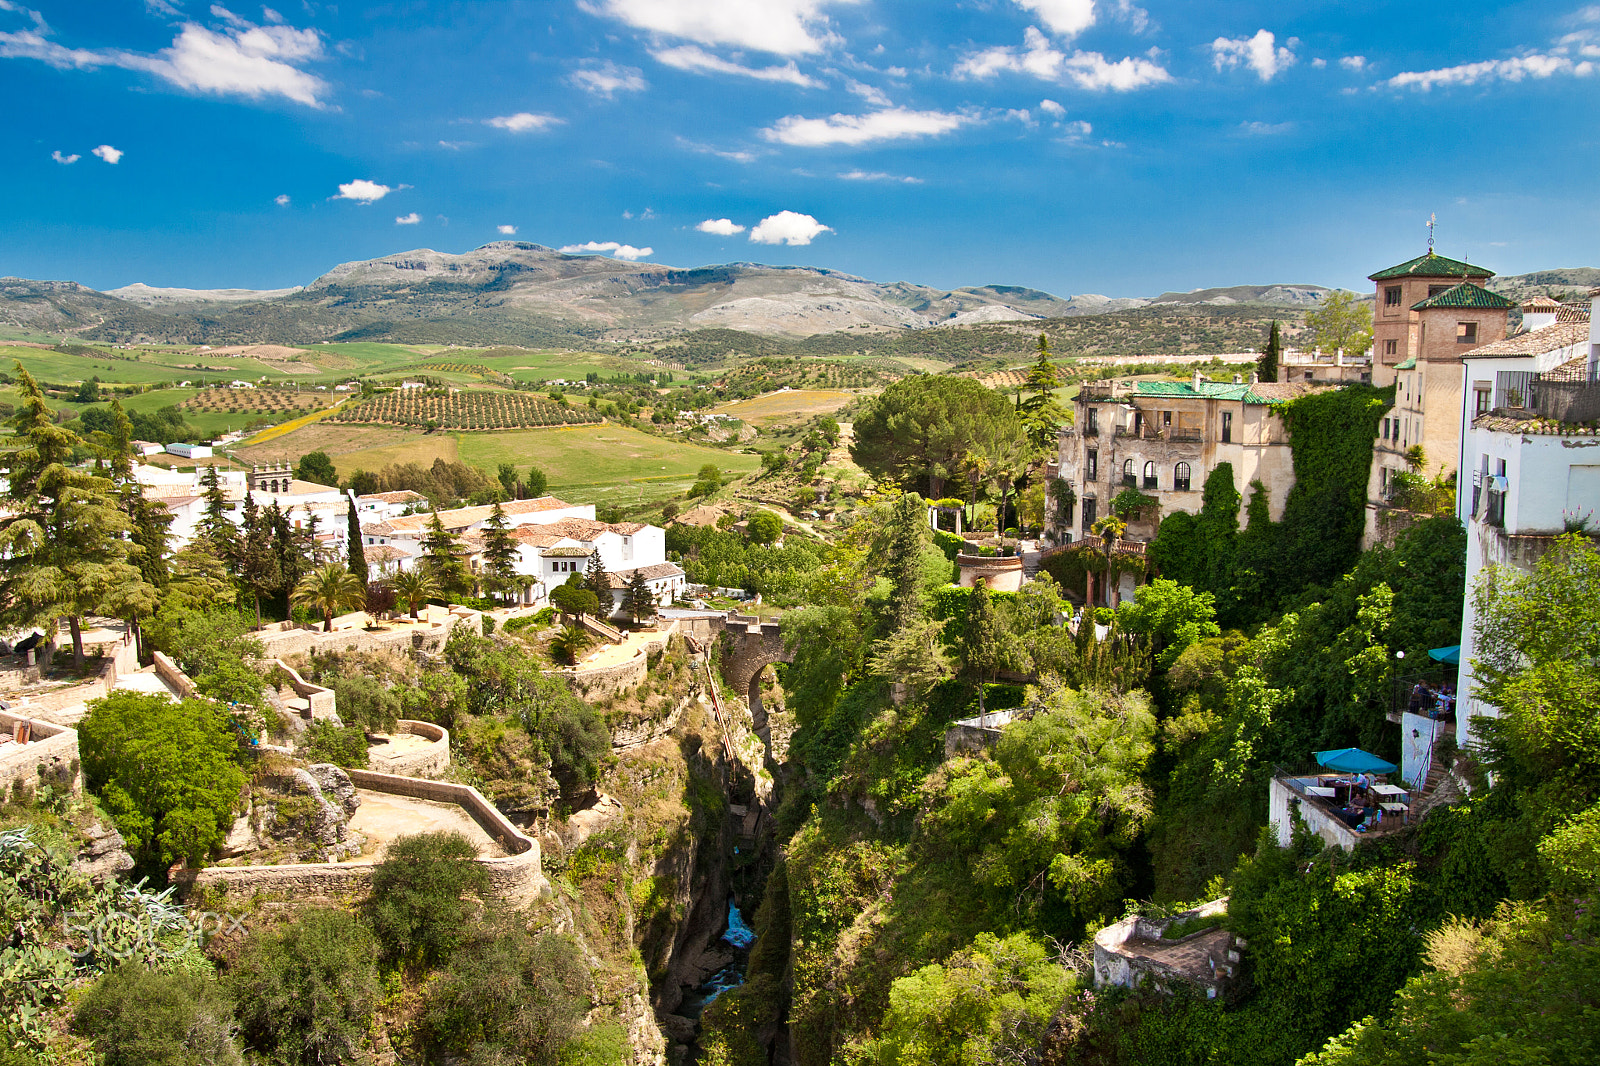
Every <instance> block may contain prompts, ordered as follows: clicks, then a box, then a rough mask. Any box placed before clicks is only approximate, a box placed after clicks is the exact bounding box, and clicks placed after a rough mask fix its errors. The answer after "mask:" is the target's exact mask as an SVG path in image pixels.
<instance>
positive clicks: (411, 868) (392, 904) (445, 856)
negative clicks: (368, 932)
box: [368, 832, 489, 967]
mask: <svg viewBox="0 0 1600 1066" xmlns="http://www.w3.org/2000/svg"><path fill="white" fill-rule="evenodd" d="M477 857H478V849H477V848H476V847H475V846H473V844H472V842H471V841H469V840H468V839H467V838H466V837H464V836H462V835H461V834H459V833H450V832H434V833H417V834H414V835H412V836H405V837H401V838H400V839H399V840H396V841H395V842H394V843H392V844H390V845H389V848H388V850H387V851H386V852H385V853H384V858H383V861H382V862H380V863H378V865H377V866H375V867H373V870H372V901H371V903H370V904H369V905H368V914H369V915H370V917H371V920H372V927H373V930H374V931H375V932H376V933H377V934H378V942H379V943H380V944H381V945H382V946H383V950H384V954H385V955H386V956H387V957H388V958H390V959H392V960H394V961H396V962H407V963H421V964H423V965H425V966H429V967H433V966H438V965H439V964H441V963H443V962H446V961H448V960H449V958H450V956H451V955H452V954H453V953H454V952H455V950H456V949H457V948H458V947H460V946H461V944H462V943H464V942H465V941H466V940H467V938H468V937H469V936H470V935H471V930H472V924H473V923H472V914H471V912H470V911H469V910H468V906H467V903H466V902H465V901H464V900H463V899H462V897H463V896H466V895H473V896H477V895H480V894H481V893H482V892H483V891H484V890H485V889H486V888H488V886H489V876H488V874H486V873H485V872H484V871H483V868H482V867H480V866H479V865H478V864H477V863H476V862H475V861H474V860H475V859H477Z"/></svg>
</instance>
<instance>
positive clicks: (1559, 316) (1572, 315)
mask: <svg viewBox="0 0 1600 1066" xmlns="http://www.w3.org/2000/svg"><path fill="white" fill-rule="evenodd" d="M1589 314H1590V309H1589V308H1588V307H1587V306H1584V305H1579V306H1574V305H1572V304H1562V305H1561V308H1560V309H1559V310H1558V311H1556V321H1557V322H1584V323H1587V322H1588V321H1589Z"/></svg>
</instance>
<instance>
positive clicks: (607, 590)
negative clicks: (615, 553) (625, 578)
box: [583, 548, 611, 609]
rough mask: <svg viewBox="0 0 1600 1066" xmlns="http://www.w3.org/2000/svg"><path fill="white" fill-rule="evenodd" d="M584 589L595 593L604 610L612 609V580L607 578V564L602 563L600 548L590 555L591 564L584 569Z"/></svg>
mask: <svg viewBox="0 0 1600 1066" xmlns="http://www.w3.org/2000/svg"><path fill="white" fill-rule="evenodd" d="M583 587H584V588H586V589H588V590H589V591H590V592H592V593H594V598H595V599H597V600H599V601H600V606H601V607H602V608H604V609H609V608H610V606H611V580H610V579H609V578H608V577H606V564H605V563H603V562H601V561H600V549H599V548H596V549H595V550H594V551H593V552H592V553H590V555H589V562H588V564H587V565H585V566H584V568H583Z"/></svg>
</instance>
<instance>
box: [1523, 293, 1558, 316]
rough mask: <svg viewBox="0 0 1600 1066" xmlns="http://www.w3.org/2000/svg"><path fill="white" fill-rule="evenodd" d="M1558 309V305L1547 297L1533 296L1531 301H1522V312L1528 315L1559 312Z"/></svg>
mask: <svg viewBox="0 0 1600 1066" xmlns="http://www.w3.org/2000/svg"><path fill="white" fill-rule="evenodd" d="M1560 307H1561V305H1560V304H1558V303H1556V301H1554V300H1552V299H1550V297H1548V296H1535V297H1534V298H1533V299H1531V300H1525V301H1523V304H1522V310H1523V311H1524V312H1527V313H1529V314H1539V313H1540V312H1543V313H1544V314H1549V313H1550V312H1551V311H1555V310H1559V309H1560Z"/></svg>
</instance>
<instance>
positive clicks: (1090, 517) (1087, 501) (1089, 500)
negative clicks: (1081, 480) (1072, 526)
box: [1083, 496, 1094, 529]
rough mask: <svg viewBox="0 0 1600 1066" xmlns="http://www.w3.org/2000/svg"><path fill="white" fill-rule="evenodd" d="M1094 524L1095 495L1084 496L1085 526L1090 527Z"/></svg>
mask: <svg viewBox="0 0 1600 1066" xmlns="http://www.w3.org/2000/svg"><path fill="white" fill-rule="evenodd" d="M1093 525H1094V497H1093V496H1085V497H1084V498H1083V528H1084V529H1089V528H1090V527H1091V526H1093Z"/></svg>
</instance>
